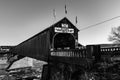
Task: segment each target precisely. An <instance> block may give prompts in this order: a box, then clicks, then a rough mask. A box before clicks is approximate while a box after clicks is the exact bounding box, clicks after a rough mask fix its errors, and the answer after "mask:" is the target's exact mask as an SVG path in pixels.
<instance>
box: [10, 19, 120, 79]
mask: <svg viewBox="0 0 120 80" xmlns="http://www.w3.org/2000/svg"><path fill="white" fill-rule="evenodd" d="M78 31H79V30H78V29H77V28H76V27H75V26H74V25H73V24H72V23H71V22H70V21H69V20H68V19H67V18H66V17H65V18H63V19H61V20H60V21H58V22H57V23H55V24H53V25H52V26H50V27H49V28H47V29H45V30H43V31H41V32H40V33H38V34H36V35H35V36H33V37H31V38H30V39H28V40H26V41H24V42H22V43H20V44H19V45H17V46H15V47H14V48H13V49H12V50H11V51H12V53H14V54H18V55H22V56H28V57H32V58H35V59H38V60H42V61H46V62H48V64H47V65H44V68H43V74H42V80H79V76H81V77H82V76H86V75H82V74H85V73H86V72H90V70H92V69H91V67H92V65H93V64H94V63H95V62H96V61H100V58H101V57H100V56H101V54H103V55H106V52H107V53H110V52H111V51H112V53H114V54H116V53H119V52H120V48H119V47H118V48H100V45H88V46H85V47H84V46H82V45H81V46H78ZM86 74H87V73H86ZM58 78H59V79H58ZM84 80H86V79H84Z"/></svg>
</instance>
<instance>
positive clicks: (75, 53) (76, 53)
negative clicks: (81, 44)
mask: <svg viewBox="0 0 120 80" xmlns="http://www.w3.org/2000/svg"><path fill="white" fill-rule="evenodd" d="M86 53H87V52H86V49H75V50H71V49H69V50H54V51H51V56H58V57H78V58H79V57H80V58H86V57H87V54H86Z"/></svg>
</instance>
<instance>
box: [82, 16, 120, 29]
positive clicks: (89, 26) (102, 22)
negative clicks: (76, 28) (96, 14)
mask: <svg viewBox="0 0 120 80" xmlns="http://www.w3.org/2000/svg"><path fill="white" fill-rule="evenodd" d="M119 17H120V16H116V17H113V18H110V19H107V20H105V21H102V22H99V23H96V24H93V25H90V26H87V27H85V28H82V29H80V31H83V30H86V29H88V28H92V27H95V26H97V25H100V24H103V23H106V22H108V21H111V20H113V19H116V18H119Z"/></svg>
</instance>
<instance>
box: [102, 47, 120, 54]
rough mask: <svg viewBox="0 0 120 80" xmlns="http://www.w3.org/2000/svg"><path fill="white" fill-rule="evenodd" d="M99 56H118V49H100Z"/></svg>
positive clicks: (119, 51) (119, 49)
mask: <svg viewBox="0 0 120 80" xmlns="http://www.w3.org/2000/svg"><path fill="white" fill-rule="evenodd" d="M100 51H101V55H120V47H109V48H101V49H100Z"/></svg>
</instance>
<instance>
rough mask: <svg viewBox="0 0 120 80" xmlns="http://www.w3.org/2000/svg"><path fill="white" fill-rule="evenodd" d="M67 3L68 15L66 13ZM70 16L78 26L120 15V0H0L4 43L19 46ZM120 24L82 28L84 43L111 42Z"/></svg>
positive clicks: (0, 32) (0, 31) (119, 21)
mask: <svg viewBox="0 0 120 80" xmlns="http://www.w3.org/2000/svg"><path fill="white" fill-rule="evenodd" d="M65 2H66V5H67V11H68V14H67V15H65V13H64V5H65ZM53 9H55V12H56V21H58V20H60V19H62V18H63V17H65V16H67V17H68V19H69V20H70V21H71V22H72V23H73V24H75V16H78V24H77V25H76V26H77V28H78V29H82V28H85V27H87V26H89V25H93V24H96V23H98V22H101V21H104V20H107V19H110V18H113V17H115V16H120V0H0V45H17V44H19V43H21V42H22V41H24V40H26V39H28V38H30V37H32V36H33V35H35V34H37V33H39V32H40V31H42V30H43V29H45V28H47V27H49V26H50V25H52V24H53V23H55V20H54V17H53ZM117 26H120V18H117V19H114V20H112V21H109V22H106V23H104V24H101V25H98V26H95V27H92V28H89V29H86V30H81V31H80V32H79V42H80V43H81V44H83V45H88V44H103V43H110V42H108V35H109V34H110V31H111V28H112V27H117Z"/></svg>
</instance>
